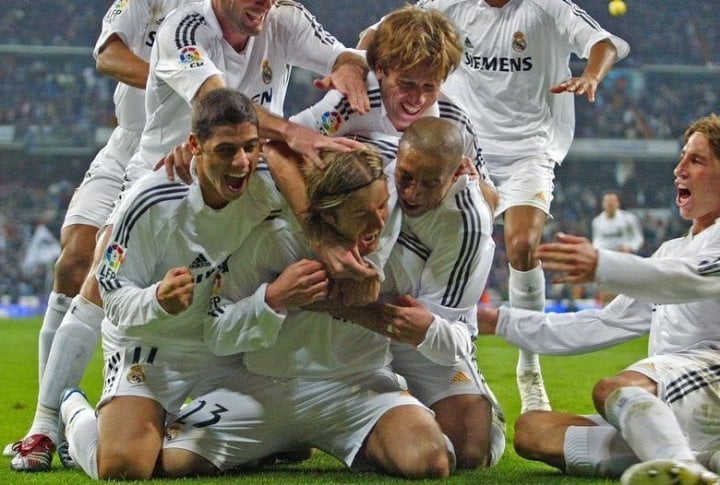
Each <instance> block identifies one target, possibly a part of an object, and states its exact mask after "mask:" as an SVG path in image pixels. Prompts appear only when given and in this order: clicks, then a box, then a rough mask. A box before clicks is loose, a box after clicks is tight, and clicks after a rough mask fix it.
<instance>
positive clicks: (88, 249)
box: [6, 0, 184, 471]
mask: <svg viewBox="0 0 720 485" xmlns="http://www.w3.org/2000/svg"><path fill="white" fill-rule="evenodd" d="M182 3H184V1H183V0H142V1H133V2H114V3H113V6H112V7H110V9H109V10H108V11H107V13H106V14H105V17H104V19H103V24H102V32H101V33H100V36H99V37H98V40H97V42H96V44H95V49H94V51H93V55H94V56H95V58H96V60H97V69H98V71H99V72H101V73H103V74H105V75H108V76H111V77H113V78H114V79H116V80H118V81H119V82H118V84H117V87H116V88H115V96H114V100H115V116H116V118H117V122H118V126H117V127H116V128H115V129H114V130H113V132H112V134H111V135H110V139H109V140H108V142H107V144H106V145H105V147H103V148H102V149H101V150H100V152H98V154H97V155H96V157H95V159H94V160H93V162H92V164H91V165H90V167H89V169H88V171H87V173H86V174H85V178H84V179H83V182H82V184H81V185H80V186H79V187H78V188H77V190H76V191H75V194H74V196H73V198H72V200H71V201H70V204H69V206H68V209H67V212H66V214H65V220H64V221H63V227H62V230H61V235H60V243H61V246H62V252H61V254H60V257H59V258H58V260H57V262H56V263H55V273H54V276H55V279H54V281H53V290H52V292H51V293H50V296H49V298H48V305H47V311H46V312H45V317H44V319H43V324H42V327H41V329H40V337H39V342H38V354H39V355H38V362H39V381H40V385H39V392H38V404H37V409H36V411H35V417H34V419H33V423H32V425H31V426H30V429H29V431H28V432H27V434H26V436H25V438H24V439H23V441H22V442H17V443H14V444H13V445H9V447H10V448H9V449H7V450H6V454H11V455H17V456H16V457H15V458H14V459H13V460H12V462H11V465H10V466H11V468H12V469H13V470H17V471H46V470H49V469H50V464H51V462H52V457H53V453H54V451H55V448H56V446H58V445H60V444H61V443H59V442H58V441H59V437H58V436H57V429H58V398H59V396H60V393H61V392H62V390H63V389H64V388H65V387H67V386H70V385H77V384H78V383H79V382H80V379H81V377H82V374H83V373H84V372H85V368H86V367H87V365H88V362H89V361H90V358H91V357H92V354H93V352H94V350H95V347H96V345H97V340H98V338H99V336H100V326H99V324H96V325H86V324H85V322H84V320H83V319H73V321H72V322H71V323H70V324H68V325H60V323H61V322H62V320H63V317H64V316H65V313H66V312H67V311H68V309H69V308H70V307H71V305H70V304H71V300H72V298H74V297H75V296H76V295H77V294H78V292H79V291H80V286H81V284H82V282H83V279H84V278H85V276H86V275H87V274H88V271H89V269H90V266H91V263H92V258H93V252H94V250H95V238H96V235H97V232H98V228H100V227H102V226H103V224H104V223H105V221H106V220H107V218H108V216H109V215H110V212H111V211H112V207H113V203H114V201H115V199H117V196H118V194H119V193H120V190H121V187H122V183H123V173H124V172H125V167H126V165H127V162H128V160H130V157H131V156H132V154H133V153H134V152H135V150H136V149H137V146H138V143H139V142H140V134H141V133H142V129H143V126H144V125H145V109H144V103H145V92H144V89H145V83H146V81H147V75H148V60H149V59H150V48H151V47H152V45H153V42H154V40H155V35H156V31H157V28H158V25H159V24H160V23H161V22H162V19H163V17H164V16H165V14H166V13H168V12H169V11H170V10H172V9H173V8H175V7H177V6H178V5H180V4H182ZM80 307H83V305H82V304H80ZM73 308H74V310H73V311H80V312H82V311H84V310H82V309H80V310H79V309H78V306H77V305H75V306H73ZM97 317H98V318H102V313H101V312H99V313H98V315H97ZM98 321H99V320H98ZM67 361H69V362H67ZM46 369H47V372H48V377H47V378H46V379H43V376H44V374H45V372H46ZM59 451H60V453H59V454H60V458H61V461H62V462H63V465H67V464H69V462H68V460H67V456H66V452H65V451H64V449H63V448H60V450H59Z"/></svg>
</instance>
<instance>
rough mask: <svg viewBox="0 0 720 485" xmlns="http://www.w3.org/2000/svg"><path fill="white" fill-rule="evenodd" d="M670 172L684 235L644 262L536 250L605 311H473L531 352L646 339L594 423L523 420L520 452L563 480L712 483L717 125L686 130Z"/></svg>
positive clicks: (700, 123) (601, 400)
mask: <svg viewBox="0 0 720 485" xmlns="http://www.w3.org/2000/svg"><path fill="white" fill-rule="evenodd" d="M674 175H675V188H676V194H677V195H676V203H677V205H678V209H679V211H680V216H681V217H682V218H683V219H686V220H690V221H692V227H691V229H690V232H689V234H688V235H687V236H685V237H682V238H678V239H673V240H670V241H667V242H665V243H663V244H662V245H661V246H660V248H659V249H658V250H657V251H656V252H655V254H654V255H653V256H652V257H650V258H641V257H638V256H635V255H632V254H625V253H619V252H614V251H609V250H603V249H599V250H598V249H595V248H593V247H592V245H591V244H590V242H589V241H588V240H587V239H585V238H581V237H575V236H569V235H565V234H560V235H558V238H559V242H554V243H547V244H543V245H541V246H540V247H539V248H538V251H537V253H536V256H537V257H539V258H540V259H541V260H542V261H543V266H544V267H545V269H547V270H549V271H556V272H559V273H560V275H559V276H557V277H555V278H554V281H555V282H558V283H588V282H592V281H595V282H596V283H598V284H600V285H601V287H603V288H606V289H608V290H609V291H613V292H616V293H619V296H618V297H617V298H615V300H613V301H612V302H611V303H610V304H609V305H608V306H607V307H605V308H603V309H601V310H598V309H590V310H584V311H581V312H577V313H565V314H553V313H549V314H542V313H537V312H532V311H528V310H521V309H515V308H505V307H503V308H500V309H499V310H496V309H480V310H479V314H478V319H479V321H480V323H481V327H484V331H485V332H488V333H492V332H494V333H497V334H498V335H500V336H502V337H504V338H505V339H507V340H508V341H509V342H512V343H514V344H515V345H518V346H521V347H524V348H527V349H529V350H532V351H535V352H539V353H548V354H578V353H583V352H589V351H593V350H597V349H600V348H603V347H607V346H610V345H614V344H616V343H619V342H623V341H626V340H630V339H633V338H636V337H637V336H639V335H644V334H648V333H649V335H650V343H649V357H648V358H646V359H643V360H641V361H639V362H636V363H635V364H633V365H631V366H630V367H628V368H627V369H625V370H623V371H622V372H620V373H619V374H617V375H616V376H613V377H608V378H605V379H603V380H601V381H600V382H598V383H597V384H596V386H595V389H594V390H593V401H594V403H595V409H597V411H598V413H599V414H600V415H599V416H598V415H594V416H578V415H574V414H566V413H559V412H542V411H534V412H530V413H526V414H524V415H523V416H521V417H520V419H519V420H518V421H517V423H516V425H515V449H516V450H517V452H518V454H519V455H521V456H523V457H526V458H529V459H533V460H539V461H543V462H545V463H548V464H550V465H552V466H555V467H558V468H560V469H562V470H564V471H566V472H567V473H570V474H580V475H593V476H603V477H616V476H619V475H621V474H622V483H624V484H640V483H658V484H665V483H702V484H710V483H712V484H720V477H719V476H718V475H716V473H720V414H718V402H720V386H719V385H718V384H719V383H720V366H718V362H720V297H719V296H718V295H720V278H718V275H720V271H718V267H717V261H718V260H720V224H718V223H717V220H718V218H720V117H718V116H716V115H710V116H707V117H705V118H700V119H698V120H696V121H695V122H694V123H692V124H691V125H690V127H689V128H688V129H687V130H686V132H685V136H684V145H683V148H682V152H681V157H680V161H679V162H678V164H677V166H676V167H675V170H674ZM710 470H712V471H710ZM713 472H715V473H713Z"/></svg>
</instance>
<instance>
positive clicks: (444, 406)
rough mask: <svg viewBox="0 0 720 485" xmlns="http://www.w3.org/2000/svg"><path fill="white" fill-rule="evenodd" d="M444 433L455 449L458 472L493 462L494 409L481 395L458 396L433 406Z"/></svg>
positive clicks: (442, 400)
mask: <svg viewBox="0 0 720 485" xmlns="http://www.w3.org/2000/svg"><path fill="white" fill-rule="evenodd" d="M431 408H432V410H433V411H435V419H436V420H437V422H438V423H439V424H440V428H441V429H442V431H443V433H445V435H446V436H447V437H448V438H450V441H452V443H453V446H454V447H455V457H456V461H457V468H459V469H474V468H478V467H482V466H487V465H489V463H490V461H491V454H490V442H491V440H492V412H493V411H492V405H491V404H490V402H489V401H488V400H487V399H486V398H485V397H483V396H480V395H465V394H461V395H455V396H450V397H447V398H445V399H441V400H440V401H438V402H436V403H435V404H433V405H432V406H431Z"/></svg>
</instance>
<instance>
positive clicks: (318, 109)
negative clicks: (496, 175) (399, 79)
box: [290, 71, 487, 179]
mask: <svg viewBox="0 0 720 485" xmlns="http://www.w3.org/2000/svg"><path fill="white" fill-rule="evenodd" d="M367 89H368V97H369V98H370V111H369V112H367V113H365V114H359V113H357V112H356V111H353V110H352V109H351V108H350V102H349V101H348V99H347V98H346V97H345V96H343V94H342V93H340V92H339V91H337V90H331V91H330V92H328V93H327V94H326V95H325V96H324V97H323V98H322V99H321V100H320V101H318V102H317V103H315V104H314V105H312V106H310V107H309V108H307V109H304V110H303V111H301V112H300V113H297V114H296V115H293V116H291V117H290V120H291V121H294V122H295V123H298V124H301V125H303V126H306V127H308V128H310V129H312V130H315V131H318V132H320V133H322V134H323V135H327V136H350V135H364V136H369V137H370V138H373V139H377V140H380V139H382V140H385V141H387V142H388V143H393V144H394V145H395V151H397V145H398V143H399V142H400V137H401V136H402V132H400V131H398V130H397V129H395V127H394V126H393V124H392V122H391V121H390V119H389V118H388V116H387V111H386V110H385V105H384V104H383V102H382V96H381V95H380V85H379V83H378V80H377V78H376V77H375V74H374V73H373V72H372V71H371V72H370V73H368V77H367ZM424 115H425V116H433V117H437V118H442V119H445V120H448V121H450V122H451V123H452V124H454V125H455V126H456V127H457V128H458V129H459V130H460V132H461V133H462V135H463V143H464V148H465V149H464V153H465V155H467V156H468V158H470V160H472V161H473V163H474V164H475V166H476V167H477V169H478V171H479V172H480V173H481V174H482V175H483V178H484V179H487V170H486V168H485V159H484V158H483V152H482V148H481V146H480V141H479V136H478V129H477V128H476V126H475V123H473V121H472V120H471V119H470V117H469V115H468V114H467V113H466V112H465V110H463V109H462V108H461V107H460V106H459V105H458V103H457V102H455V101H454V100H453V99H452V98H450V97H448V96H447V95H445V94H444V93H443V92H441V93H440V96H439V97H438V101H437V103H435V104H433V105H432V106H430V107H429V108H428V109H427V111H426V112H425V113H424ZM390 160H392V159H390Z"/></svg>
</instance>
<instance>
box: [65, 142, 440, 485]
mask: <svg viewBox="0 0 720 485" xmlns="http://www.w3.org/2000/svg"><path fill="white" fill-rule="evenodd" d="M281 152H282V151H281V150H278V151H272V150H271V151H269V152H268V156H269V157H273V156H280V155H281ZM323 161H324V162H325V165H326V168H325V170H323V171H320V170H317V171H315V172H314V173H313V174H312V175H310V177H309V180H308V201H309V206H308V207H309V211H308V212H309V216H308V221H309V224H308V227H310V228H311V229H314V234H313V235H311V238H313V239H317V238H320V239H322V238H324V237H328V236H329V237H331V238H343V239H345V240H347V241H350V242H352V243H353V244H356V245H357V248H358V251H359V253H360V254H361V255H362V256H363V257H364V258H366V260H367V261H368V263H367V264H373V265H375V266H377V267H378V268H379V269H382V262H383V260H384V259H386V258H387V255H388V254H389V252H390V251H389V250H390V248H391V247H392V244H393V242H394V240H395V237H396V236H397V233H398V231H399V223H400V217H399V211H398V210H396V209H395V196H394V194H392V193H391V191H390V190H389V187H388V184H387V180H386V179H387V176H386V175H385V174H384V172H383V164H382V160H381V158H380V157H379V156H378V155H377V154H376V153H374V152H371V151H368V150H360V151H355V152H351V153H344V154H332V155H326V156H324V159H323ZM294 227H295V226H294V225H292V224H288V223H286V222H285V221H284V220H283V219H280V218H275V219H269V220H266V221H265V222H263V223H262V224H259V225H258V226H257V227H256V228H255V230H254V231H253V233H252V234H251V235H250V237H249V238H248V239H247V240H246V241H245V243H244V244H243V246H242V247H241V248H240V250H239V251H237V252H236V253H235V254H233V256H232V257H231V258H230V259H229V260H228V261H227V268H228V272H227V273H225V275H224V285H223V288H222V289H221V296H222V298H221V299H219V300H217V301H216V302H215V303H216V305H215V306H214V307H213V309H212V310H211V312H210V318H208V319H206V320H205V327H204V335H205V342H206V344H207V345H208V347H209V348H210V349H211V350H212V351H213V352H215V353H217V354H220V355H232V354H233V353H235V352H237V351H238V346H237V345H236V342H238V341H239V340H243V339H245V338H247V339H250V340H253V337H254V338H255V339H259V340H263V339H265V337H266V336H267V335H270V336H271V337H272V339H273V340H274V343H273V345H271V346H270V347H268V348H267V349H265V350H256V351H252V352H246V353H245V354H243V356H242V357H243V365H241V366H238V372H237V374H236V376H235V377H234V378H233V379H232V380H231V381H228V382H225V383H223V386H222V388H219V390H217V391H213V392H209V393H207V394H205V395H203V396H201V397H199V398H197V399H196V400H194V401H192V402H191V403H189V404H188V405H187V406H186V407H185V408H184V412H183V413H182V414H181V415H179V416H178V417H177V419H175V420H174V421H172V422H171V423H170V424H169V425H168V427H167V435H166V440H165V443H164V447H163V452H162V460H161V461H159V462H158V464H159V467H158V469H156V474H157V475H162V476H187V475H197V474H215V473H219V472H220V471H228V470H231V469H234V468H236V467H237V466H241V465H249V464H250V465H251V464H254V463H257V461H258V460H260V459H262V458H263V457H265V456H268V455H271V454H273V453H275V452H278V451H282V450H287V449H294V448H298V447H300V448H304V447H316V448H319V449H321V450H323V451H325V452H327V453H329V454H331V455H333V456H335V457H337V458H338V459H340V460H342V461H343V462H344V463H345V464H346V465H347V466H349V467H352V468H353V469H368V468H372V469H377V470H380V471H384V472H387V473H391V474H396V475H401V476H405V477H411V478H424V477H428V478H430V477H445V476H448V475H449V474H450V472H451V470H452V462H453V459H454V454H453V453H452V446H451V445H449V444H447V441H446V439H445V438H444V436H443V434H442V432H441V430H440V428H439V426H438V425H437V423H436V422H435V420H434V419H433V416H432V413H431V412H430V411H429V410H428V409H427V408H426V407H425V406H423V405H422V404H421V403H420V402H419V401H418V400H417V399H415V398H414V397H412V396H410V395H409V394H408V393H407V392H406V390H405V388H404V386H403V385H402V382H403V381H402V379H399V378H398V376H397V375H396V374H394V373H393V372H392V370H391V369H390V368H389V366H388V365H387V364H386V362H387V360H388V358H387V354H388V340H387V338H386V337H384V336H382V335H378V334H376V333H373V332H371V331H369V330H367V329H365V328H364V327H361V326H358V325H348V324H347V323H346V322H343V321H341V320H339V319H336V318H333V317H332V316H330V315H329V314H328V313H325V312H322V311H307V310H302V309H300V307H301V306H302V305H303V303H302V302H301V301H298V302H295V303H290V304H288V305H287V306H285V307H283V308H279V309H277V311H275V312H268V311H262V310H263V309H262V308H261V307H259V306H258V305H257V302H255V301H254V299H253V295H255V294H256V293H257V292H258V291H260V290H258V288H263V287H264V286H265V284H266V283H265V282H266V281H268V280H269V279H271V278H273V277H274V275H277V274H278V273H279V272H281V271H283V270H284V268H286V267H287V266H288V265H292V264H297V263H296V262H297V261H300V262H308V260H307V258H308V257H310V256H312V254H311V252H310V249H309V248H310V243H309V242H308V241H307V239H306V238H305V237H304V236H303V234H300V233H297V232H295V230H294ZM373 278H375V277H373ZM373 287H374V285H370V286H369V287H368V288H373ZM349 289H350V286H344V287H343V290H344V291H347V290H349ZM356 289H366V288H365V287H364V286H362V285H359V286H357V287H356ZM332 293H334V290H333V292H332ZM323 294H324V293H323ZM248 295H250V296H248ZM344 296H345V295H343V297H344ZM316 310H320V308H316ZM250 322H254V323H256V325H254V326H253V327H252V328H253V330H252V331H251V332H247V329H248V328H249V327H248V324H249V323H250ZM220 336H222V338H218V337H220ZM73 407H74V406H71V405H68V406H63V416H65V417H69V418H70V419H71V421H70V423H69V425H68V429H70V428H72V426H73V421H72V418H71V416H72V413H73Z"/></svg>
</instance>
